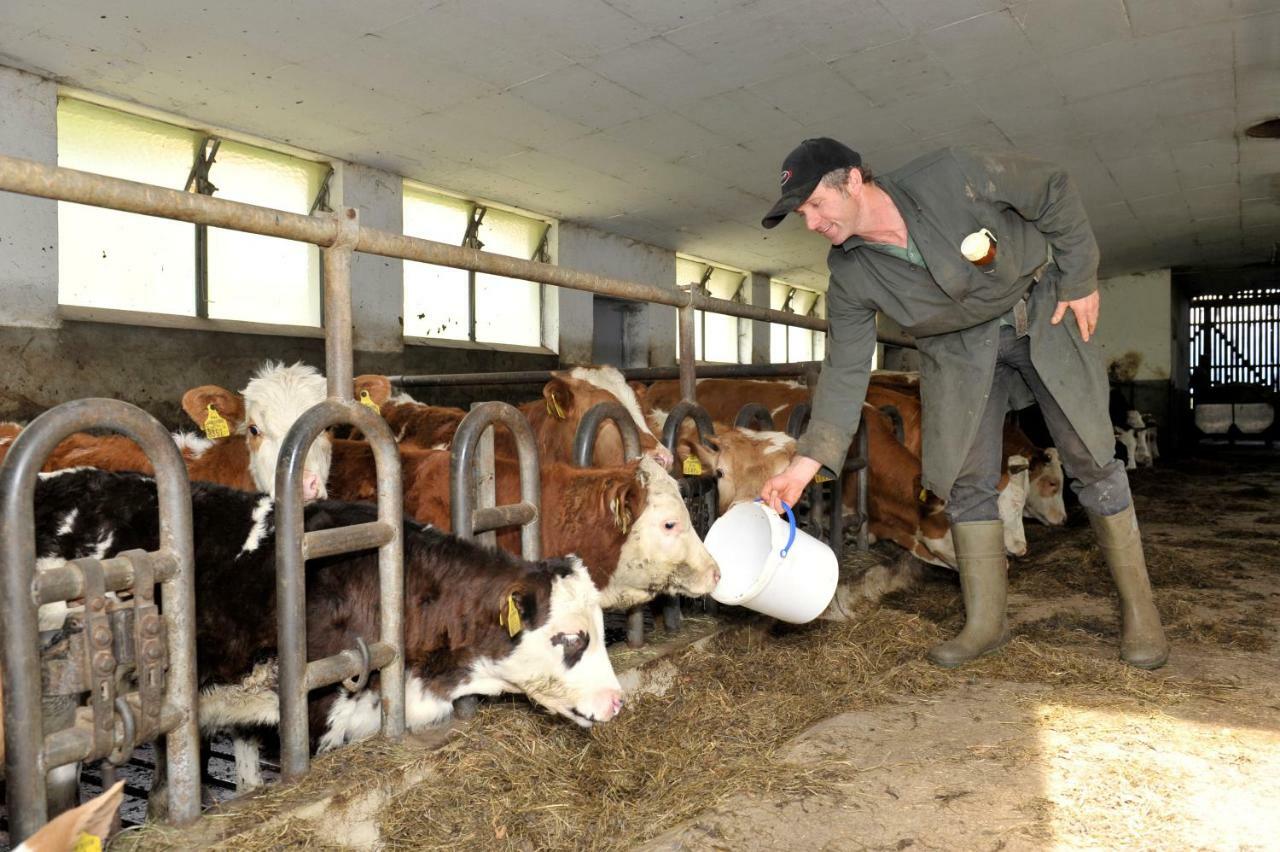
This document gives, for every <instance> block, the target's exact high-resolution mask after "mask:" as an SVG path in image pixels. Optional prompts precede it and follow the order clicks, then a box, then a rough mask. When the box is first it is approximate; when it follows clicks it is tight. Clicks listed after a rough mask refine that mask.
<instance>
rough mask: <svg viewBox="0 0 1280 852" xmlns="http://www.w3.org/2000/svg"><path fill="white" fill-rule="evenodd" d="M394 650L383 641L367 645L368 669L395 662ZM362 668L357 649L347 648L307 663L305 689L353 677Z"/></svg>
mask: <svg viewBox="0 0 1280 852" xmlns="http://www.w3.org/2000/svg"><path fill="white" fill-rule="evenodd" d="M395 659H396V651H395V649H394V648H392V647H391V646H390V645H388V644H386V643H385V642H373V643H371V644H370V645H369V671H374V670H376V669H384V670H385V668H386V666H388V665H390V664H391V663H393V662H395ZM363 669H364V661H363V660H362V659H361V657H360V654H359V652H358V651H355V650H353V649H348V650H346V651H340V652H339V653H337V654H334V655H332V656H330V657H325V658H323V659H320V660H316V661H315V662H313V663H308V664H307V678H306V686H307V691H311V690H313V689H319V688H320V687H322V686H328V685H330V684H333V683H338V682H339V681H343V680H346V679H347V678H349V677H355V676H356V675H358V674H360V673H361V671H362V670H363Z"/></svg>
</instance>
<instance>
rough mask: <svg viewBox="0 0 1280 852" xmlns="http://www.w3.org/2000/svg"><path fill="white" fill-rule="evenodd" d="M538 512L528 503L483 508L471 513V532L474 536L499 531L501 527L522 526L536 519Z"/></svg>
mask: <svg viewBox="0 0 1280 852" xmlns="http://www.w3.org/2000/svg"><path fill="white" fill-rule="evenodd" d="M537 517H538V511H537V509H535V508H533V506H531V505H529V504H528V503H508V504H507V505H505V506H483V507H479V508H477V509H476V510H475V511H474V512H472V513H471V530H472V532H473V533H475V534H477V535H478V534H480V533H482V532H488V531H489V530H500V529H502V528H503V527H514V526H517V525H524V524H527V523H529V522H530V521H533V520H535V519H537Z"/></svg>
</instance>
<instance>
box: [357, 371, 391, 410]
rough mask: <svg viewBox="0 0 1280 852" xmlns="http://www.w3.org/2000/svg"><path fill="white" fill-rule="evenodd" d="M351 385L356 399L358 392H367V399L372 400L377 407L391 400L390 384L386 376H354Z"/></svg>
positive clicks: (372, 374) (369, 374)
mask: <svg viewBox="0 0 1280 852" xmlns="http://www.w3.org/2000/svg"><path fill="white" fill-rule="evenodd" d="M352 385H353V386H354V388H355V398H356V399H359V398H360V391H368V393H369V399H371V400H373V401H374V403H376V404H377V405H382V404H383V403H384V402H386V401H387V400H389V399H391V382H390V380H388V379H387V377H386V376H379V375H378V374H376V373H365V374H364V375H363V376H356V378H355V381H354V382H352Z"/></svg>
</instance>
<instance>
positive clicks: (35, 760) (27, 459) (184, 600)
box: [0, 399, 200, 842]
mask: <svg viewBox="0 0 1280 852" xmlns="http://www.w3.org/2000/svg"><path fill="white" fill-rule="evenodd" d="M90 427H106V428H109V429H112V430H114V431H118V432H120V433H122V434H124V435H126V436H127V437H129V438H131V439H132V440H133V441H134V442H135V443H137V444H138V446H139V447H141V449H142V451H143V452H144V453H145V454H146V455H147V457H148V458H149V459H150V460H151V462H152V466H153V467H154V469H155V471H156V492H157V500H158V504H159V507H160V519H159V530H160V541H159V549H158V551H157V552H158V553H160V554H161V556H162V559H163V560H164V561H166V562H169V563H170V564H172V565H174V566H176V571H175V572H174V573H173V576H171V577H169V579H167V580H165V581H164V583H163V585H162V590H163V595H164V612H165V616H166V623H167V625H168V631H169V635H168V644H169V656H170V661H169V672H168V675H167V677H166V682H165V700H166V702H167V703H170V704H173V705H175V706H177V707H181V708H189V709H188V711H187V712H186V713H185V714H184V716H183V718H182V720H181V722H180V723H179V724H177V726H176V727H174V728H172V729H171V730H170V731H169V733H168V737H167V741H168V746H169V764H168V765H169V771H170V778H171V784H170V788H169V808H170V815H171V819H172V820H173V821H174V822H176V823H178V824H179V825H182V824H186V823H190V822H192V821H193V820H195V818H196V817H197V816H199V806H200V789H199V777H200V776H199V773H198V771H197V770H198V762H199V739H198V732H197V729H196V714H195V712H194V708H195V706H196V670H195V591H194V570H193V565H192V558H191V553H192V548H191V490H190V486H189V484H188V481H187V468H186V465H185V464H183V461H182V456H181V454H180V453H179V452H178V448H177V445H176V444H174V443H173V438H172V437H170V435H169V433H168V431H167V430H165V428H164V427H163V426H161V425H160V424H159V423H158V422H157V421H156V420H155V419H154V418H153V417H151V415H149V414H147V413H146V412H145V411H143V410H142V409H140V408H138V407H136V406H134V405H130V404H128V403H125V402H121V401H119V400H113V399H80V400H75V401H72V402H66V403H63V404H62V405H59V406H57V407H55V408H52V409H50V410H49V411H46V412H45V413H44V414H41V415H40V416H39V417H37V418H36V419H35V420H34V421H32V423H31V425H30V426H28V427H27V428H26V429H24V430H23V431H22V432H21V434H19V435H18V437H17V438H16V439H15V440H14V442H13V445H12V446H11V447H10V450H9V454H8V456H7V457H6V458H5V460H4V463H3V464H0V528H2V529H3V530H4V531H5V534H4V536H3V537H0V538H2V541H0V583H3V585H2V586H0V594H2V595H3V599H2V602H0V607H3V618H0V633H2V635H3V642H4V657H3V660H4V665H3V677H4V691H5V707H4V714H5V776H6V778H7V780H8V783H7V785H6V790H7V797H8V812H9V819H10V832H11V839H12V840H13V841H15V842H20V841H21V840H23V839H24V838H26V837H28V836H29V835H30V834H32V833H33V832H34V831H35V830H36V829H37V828H39V827H40V826H41V825H43V824H44V822H45V820H46V818H47V815H48V812H47V809H46V806H45V786H46V785H45V781H46V772H47V771H48V770H49V769H50V768H52V767H51V766H50V765H49V764H48V763H47V761H46V759H45V755H44V753H43V752H44V748H43V746H44V742H45V740H44V733H43V730H42V725H43V723H42V721H41V715H42V711H41V706H40V705H41V700H40V699H41V691H42V690H41V678H40V665H39V656H38V649H39V644H38V637H37V634H36V610H37V601H36V597H35V595H36V586H35V583H34V570H35V561H36V551H35V517H34V514H35V513H34V508H33V501H34V498H35V486H36V481H37V474H38V473H39V470H40V467H41V466H42V465H43V464H44V460H45V459H46V458H47V457H48V455H49V454H50V453H51V452H52V451H53V449H54V447H56V446H57V445H58V444H59V443H60V442H61V441H62V440H63V439H64V438H66V437H67V436H68V435H71V434H72V433H74V432H78V431H81V430H83V429H87V428H90ZM73 570H74V569H73ZM81 579H83V578H81Z"/></svg>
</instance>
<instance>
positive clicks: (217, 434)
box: [204, 403, 231, 439]
mask: <svg viewBox="0 0 1280 852" xmlns="http://www.w3.org/2000/svg"><path fill="white" fill-rule="evenodd" d="M208 411H209V416H208V417H206V418H205V419H204V436H205V437H206V438H209V439H213V438H225V437H227V436H228V435H230V434H231V425H230V424H228V423H227V419H226V418H225V417H223V416H222V415H221V414H219V413H218V409H216V408H214V407H213V403H209V408H208Z"/></svg>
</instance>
